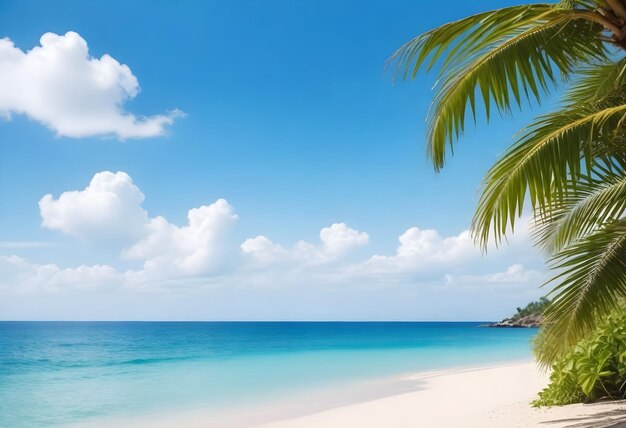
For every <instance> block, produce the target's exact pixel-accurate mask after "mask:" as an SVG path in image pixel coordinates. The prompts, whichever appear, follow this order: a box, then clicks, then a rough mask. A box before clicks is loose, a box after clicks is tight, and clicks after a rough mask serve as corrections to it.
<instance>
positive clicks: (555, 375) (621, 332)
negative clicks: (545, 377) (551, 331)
mask: <svg viewBox="0 0 626 428" xmlns="http://www.w3.org/2000/svg"><path fill="white" fill-rule="evenodd" d="M544 340H545V335H542V334H540V335H539V336H538V339H537V343H536V351H538V352H541V348H542V346H544V345H545V343H544V342H543V341H544ZM602 398H608V399H618V398H626V311H625V310H622V309H620V310H618V311H616V312H614V313H612V314H611V315H610V316H609V317H608V318H607V319H606V320H605V321H604V322H603V323H601V324H600V326H599V327H597V328H596V329H595V330H594V331H593V333H592V334H591V336H590V337H588V338H587V339H585V340H583V341H581V342H579V343H578V345H576V347H575V348H574V349H573V350H572V351H570V352H569V353H568V354H567V355H565V356H564V357H562V358H560V359H559V360H558V361H557V362H556V363H555V364H554V365H553V366H552V374H551V375H550V384H549V385H548V387H547V388H545V389H544V390H543V391H542V392H540V393H539V398H538V399H537V400H535V401H534V402H533V405H535V406H560V405H564V404H572V403H580V402H588V401H594V400H599V399H602Z"/></svg>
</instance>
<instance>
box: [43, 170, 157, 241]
mask: <svg viewBox="0 0 626 428" xmlns="http://www.w3.org/2000/svg"><path fill="white" fill-rule="evenodd" d="M143 200H144V195H143V193H142V192H141V191H140V190H139V188H138V187H137V186H135V185H134V184H133V181H132V179H131V178H130V176H129V175H128V174H126V173H125V172H116V173H113V172H109V171H103V172H99V173H97V174H96V175H94V176H93V178H92V179H91V182H90V183H89V185H88V186H87V187H85V188H84V189H83V190H75V191H69V192H64V193H62V194H61V195H60V196H59V198H58V199H55V198H54V197H53V196H52V195H50V194H47V195H45V196H44V197H43V198H41V200H40V201H39V211H40V213H41V218H42V226H43V227H46V228H48V229H53V230H60V231H62V232H64V233H66V234H68V235H72V236H75V237H79V238H82V239H85V240H92V241H95V242H97V243H102V242H114V243H120V242H121V243H127V242H132V241H134V240H136V239H139V238H141V237H143V236H144V235H145V233H146V232H147V227H148V223H149V220H148V213H147V212H146V211H145V210H144V209H143V208H142V207H141V204H142V202H143Z"/></svg>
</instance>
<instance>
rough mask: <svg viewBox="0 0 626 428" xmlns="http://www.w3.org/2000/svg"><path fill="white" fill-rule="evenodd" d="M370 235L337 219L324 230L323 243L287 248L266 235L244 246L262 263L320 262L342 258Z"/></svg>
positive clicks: (298, 243) (298, 263)
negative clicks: (338, 221) (337, 221)
mask: <svg viewBox="0 0 626 428" xmlns="http://www.w3.org/2000/svg"><path fill="white" fill-rule="evenodd" d="M368 242H369V235H368V234H367V233H365V232H359V231H358V230H354V229H351V228H350V227H348V225H347V224H345V223H334V224H332V225H331V226H329V227H324V228H323V229H322V230H320V244H317V245H315V244H311V243H309V242H305V241H298V242H297V243H296V244H295V245H294V246H293V247H292V248H290V249H286V248H284V247H282V246H281V245H279V244H275V243H274V242H272V241H271V240H270V239H268V238H267V237H265V236H262V235H259V236H257V237H256V238H250V239H247V240H246V241H245V242H244V243H243V244H241V250H242V251H243V253H244V254H246V255H247V256H248V257H250V258H251V259H252V260H254V261H255V262H256V263H257V264H259V265H268V264H272V263H277V262H283V263H291V264H296V265H303V264H304V265H319V264H323V263H330V262H333V261H336V260H338V259H341V258H342V257H343V256H344V255H346V254H347V253H349V252H350V251H351V250H353V249H355V248H358V247H361V246H363V245H366V244H367V243H368Z"/></svg>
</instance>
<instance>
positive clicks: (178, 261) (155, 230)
mask: <svg viewBox="0 0 626 428" xmlns="http://www.w3.org/2000/svg"><path fill="white" fill-rule="evenodd" d="M187 218H188V221H189V223H188V225H186V226H184V227H178V226H176V225H174V224H171V223H169V222H168V221H167V220H166V219H165V218H163V217H156V218H153V219H152V220H150V223H149V225H148V230H149V231H148V234H147V236H146V237H145V238H143V239H142V240H140V241H139V242H137V243H136V244H134V245H133V246H131V247H130V248H128V249H127V250H125V251H124V252H123V253H122V255H123V256H124V257H125V258H128V259H139V260H144V261H145V263H146V264H145V268H146V269H149V270H158V271H161V270H162V269H163V268H166V269H167V270H172V269H173V270H174V271H175V272H178V273H180V274H183V275H200V274H204V273H207V272H210V271H214V270H216V269H218V268H219V266H220V264H221V263H223V262H224V260H223V256H224V255H225V254H226V251H224V250H225V246H226V245H225V236H226V233H227V232H228V230H229V229H230V226H231V225H232V224H233V223H234V222H235V221H236V220H237V218H238V217H237V215H236V214H235V213H234V209H233V207H232V206H231V205H230V204H229V203H228V202H227V201H226V200H225V199H218V200H217V201H216V202H214V203H212V204H210V205H203V206H201V207H199V208H193V209H191V210H189V212H188V215H187Z"/></svg>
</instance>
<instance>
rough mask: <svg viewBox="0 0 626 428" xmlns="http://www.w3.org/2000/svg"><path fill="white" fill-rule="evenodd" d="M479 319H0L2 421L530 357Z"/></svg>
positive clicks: (54, 419)
mask: <svg viewBox="0 0 626 428" xmlns="http://www.w3.org/2000/svg"><path fill="white" fill-rule="evenodd" d="M480 324H482V323H478V322H449V323H448V322H446V323H443V322H397V323H396V322H0V427H12V428H18V427H57V426H59V427H61V426H80V425H81V424H85V425H89V426H98V425H99V424H98V421H106V420H115V419H116V418H118V419H120V420H121V419H123V418H139V417H142V416H144V415H145V416H149V415H153V414H162V413H175V412H185V411H193V410H194V409H202V410H203V411H206V412H210V411H211V409H215V411H223V410H224V409H229V408H232V409H236V408H243V407H245V406H251V405H262V404H263V403H272V402H278V401H280V400H281V399H284V398H286V397H292V398H293V397H297V394H301V393H305V392H307V391H311V390H316V389H317V390H324V389H325V388H326V389H329V390H330V389H332V388H335V387H340V386H342V385H349V384H351V383H354V382H360V381H367V380H371V379H381V378H385V377H390V376H395V375H400V374H403V373H411V372H417V371H425V370H439V369H447V368H451V367H462V366H476V365H489V364H495V363H502V362H509V361H517V360H529V359H530V358H532V352H531V344H530V342H531V340H532V338H533V336H534V335H535V334H536V332H537V330H536V329H494V328H479V325H480Z"/></svg>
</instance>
